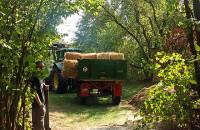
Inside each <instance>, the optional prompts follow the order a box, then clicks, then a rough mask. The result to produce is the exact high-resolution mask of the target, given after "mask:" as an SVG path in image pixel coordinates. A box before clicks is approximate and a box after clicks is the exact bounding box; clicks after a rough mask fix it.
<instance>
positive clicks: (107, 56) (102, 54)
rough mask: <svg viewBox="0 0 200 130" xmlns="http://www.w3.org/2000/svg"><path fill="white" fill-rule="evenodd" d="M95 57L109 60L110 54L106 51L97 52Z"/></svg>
mask: <svg viewBox="0 0 200 130" xmlns="http://www.w3.org/2000/svg"><path fill="white" fill-rule="evenodd" d="M97 59H106V60H109V59H110V55H109V53H107V52H104V53H98V54H97Z"/></svg>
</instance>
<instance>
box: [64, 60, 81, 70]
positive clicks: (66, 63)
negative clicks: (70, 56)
mask: <svg viewBox="0 0 200 130" xmlns="http://www.w3.org/2000/svg"><path fill="white" fill-rule="evenodd" d="M77 66H78V61H77V60H67V59H64V61H63V68H64V69H66V68H77Z"/></svg>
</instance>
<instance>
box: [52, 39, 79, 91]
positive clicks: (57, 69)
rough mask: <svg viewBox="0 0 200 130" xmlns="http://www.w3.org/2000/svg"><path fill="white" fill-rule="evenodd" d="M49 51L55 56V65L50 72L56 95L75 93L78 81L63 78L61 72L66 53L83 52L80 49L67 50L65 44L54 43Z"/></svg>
mask: <svg viewBox="0 0 200 130" xmlns="http://www.w3.org/2000/svg"><path fill="white" fill-rule="evenodd" d="M49 51H50V53H51V54H53V59H54V63H53V66H52V69H51V72H50V76H49V79H50V83H51V90H52V91H54V92H56V93H66V92H73V91H75V90H76V86H77V84H76V79H71V78H63V77H62V75H61V70H62V67H63V60H64V54H65V52H82V50H81V49H78V48H67V47H65V46H64V45H63V44H60V43H54V44H53V45H52V46H51V47H49Z"/></svg>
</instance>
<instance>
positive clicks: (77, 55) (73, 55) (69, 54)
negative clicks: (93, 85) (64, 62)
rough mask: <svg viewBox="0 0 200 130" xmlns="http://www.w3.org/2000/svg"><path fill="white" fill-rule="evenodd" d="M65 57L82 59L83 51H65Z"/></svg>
mask: <svg viewBox="0 0 200 130" xmlns="http://www.w3.org/2000/svg"><path fill="white" fill-rule="evenodd" d="M65 59H68V60H77V59H81V53H78V52H65Z"/></svg>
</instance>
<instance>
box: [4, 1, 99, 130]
mask: <svg viewBox="0 0 200 130" xmlns="http://www.w3.org/2000/svg"><path fill="white" fill-rule="evenodd" d="M91 2H93V1H91ZM85 6H88V7H87V8H85V10H90V9H92V8H93V6H95V2H94V3H93V4H91V5H90V4H88V3H87V0H86V1H66V0H54V1H52V0H2V1H0V51H1V53H0V58H1V60H0V69H1V74H0V77H1V79H0V83H1V87H0V100H1V102H0V129H8V130H15V129H27V127H28V125H29V124H27V123H28V121H27V116H28V114H26V113H27V112H26V111H28V110H29V109H28V106H29V105H30V102H31V100H32V97H33V95H32V94H31V90H30V88H29V83H28V77H30V74H31V72H32V71H33V68H34V62H35V61H36V60H41V59H43V60H44V59H45V57H47V54H48V53H47V49H48V46H49V45H50V44H51V43H52V42H53V41H54V40H56V39H58V38H59V36H58V35H57V32H56V29H55V27H56V26H57V25H58V24H59V23H60V22H61V18H66V17H67V16H69V15H70V14H72V13H74V12H77V11H78V10H79V9H80V8H83V7H85Z"/></svg>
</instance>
